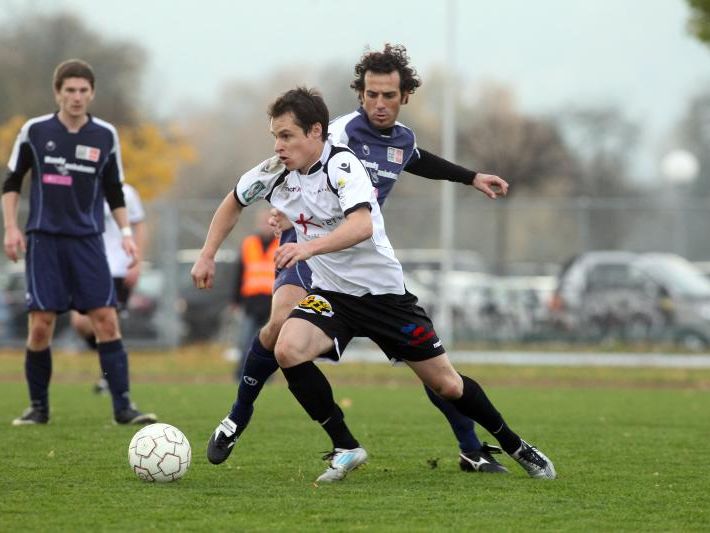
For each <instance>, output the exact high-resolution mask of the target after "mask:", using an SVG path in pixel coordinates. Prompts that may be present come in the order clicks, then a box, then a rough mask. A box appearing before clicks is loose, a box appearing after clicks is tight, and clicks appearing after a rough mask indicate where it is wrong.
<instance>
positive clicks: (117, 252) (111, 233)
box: [103, 183, 145, 278]
mask: <svg viewBox="0 0 710 533" xmlns="http://www.w3.org/2000/svg"><path fill="white" fill-rule="evenodd" d="M123 196H124V197H125V199H126V211H127V212H128V222H129V223H131V224H137V223H138V222H142V221H143V219H145V211H143V204H142V203H141V199H140V197H139V196H138V193H137V192H136V190H135V189H134V188H133V187H131V186H130V185H128V184H127V183H124V184H123ZM104 225H105V227H106V229H105V230H104V235H103V237H104V246H105V247H106V257H107V258H108V266H109V269H110V270H111V277H114V278H125V277H126V274H127V273H128V265H130V264H131V258H130V256H129V255H128V254H126V252H124V251H123V248H122V247H121V244H122V243H123V235H121V230H120V228H119V227H118V224H116V221H115V220H114V218H113V215H112V214H111V208H110V207H109V206H108V202H106V201H104Z"/></svg>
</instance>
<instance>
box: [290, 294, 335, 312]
mask: <svg viewBox="0 0 710 533" xmlns="http://www.w3.org/2000/svg"><path fill="white" fill-rule="evenodd" d="M298 309H301V310H302V311H305V312H306V313H313V314H315V315H323V316H328V317H330V316H333V307H332V306H331V305H330V302H328V300H326V299H325V298H323V297H322V296H319V295H317V294H311V295H309V296H306V297H305V298H304V299H303V300H301V302H300V303H299V304H298Z"/></svg>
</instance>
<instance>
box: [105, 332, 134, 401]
mask: <svg viewBox="0 0 710 533" xmlns="http://www.w3.org/2000/svg"><path fill="white" fill-rule="evenodd" d="M98 350H99V361H100V362H101V370H102V371H103V373H104V377H105V378H106V381H107V382H108V388H109V390H110V391H111V400H112V401H113V411H114V413H118V412H119V411H122V410H123V409H127V408H128V407H130V406H131V399H130V395H129V392H128V354H127V353H126V350H125V349H124V347H123V341H122V340H121V339H116V340H115V341H109V342H100V343H98Z"/></svg>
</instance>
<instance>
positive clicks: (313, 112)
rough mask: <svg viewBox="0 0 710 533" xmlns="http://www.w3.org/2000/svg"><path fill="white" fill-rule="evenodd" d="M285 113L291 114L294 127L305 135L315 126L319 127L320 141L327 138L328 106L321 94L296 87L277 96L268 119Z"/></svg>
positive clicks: (269, 111)
mask: <svg viewBox="0 0 710 533" xmlns="http://www.w3.org/2000/svg"><path fill="white" fill-rule="evenodd" d="M286 113H293V117H294V121H295V123H296V125H297V126H298V127H299V128H301V129H302V130H303V133H305V134H306V135H307V134H308V132H309V131H311V128H312V127H313V126H314V125H315V124H316V123H318V124H320V125H321V130H322V131H321V139H322V140H323V141H325V140H326V139H327V138H328V117H329V113H328V106H326V105H325V101H324V100H323V97H322V96H321V94H320V93H319V92H318V91H316V90H315V89H308V88H306V87H298V88H296V89H291V90H290V91H287V92H285V93H284V94H282V95H281V96H279V97H278V98H277V99H276V101H274V103H272V104H271V105H270V106H269V110H268V115H269V117H270V118H276V117H280V116H281V115H285V114H286Z"/></svg>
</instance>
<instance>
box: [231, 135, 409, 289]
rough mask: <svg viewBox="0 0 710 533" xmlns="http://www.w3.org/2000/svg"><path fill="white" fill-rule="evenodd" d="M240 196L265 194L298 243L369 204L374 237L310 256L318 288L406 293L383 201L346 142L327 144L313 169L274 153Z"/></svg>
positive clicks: (242, 182)
mask: <svg viewBox="0 0 710 533" xmlns="http://www.w3.org/2000/svg"><path fill="white" fill-rule="evenodd" d="M234 191H235V195H236V198H237V200H238V201H239V203H240V204H242V205H244V206H247V205H250V204H253V203H254V202H256V201H258V200H261V199H265V200H266V201H268V202H269V203H270V204H271V205H273V206H274V207H275V208H276V209H278V210H279V211H281V212H282V213H284V214H285V215H286V216H287V217H288V218H289V220H290V221H291V222H292V223H293V226H294V227H295V228H296V233H297V236H298V242H307V241H310V240H312V239H318V238H319V237H323V236H324V235H327V234H329V233H330V232H332V231H333V230H334V229H335V228H337V227H338V226H340V225H341V224H342V223H343V221H344V219H345V216H346V215H347V214H348V213H350V212H351V211H353V210H354V209H357V208H359V207H361V206H369V208H370V211H371V215H372V225H373V233H372V237H371V238H369V239H367V240H365V241H363V242H361V243H358V244H356V245H355V246H353V247H350V248H347V249H345V250H340V251H338V252H331V253H328V254H322V255H316V256H313V257H312V258H311V259H308V261H307V262H308V266H309V267H311V270H312V271H313V283H312V285H313V287H317V288H319V289H324V290H330V291H337V292H342V293H345V294H352V295H354V296H362V295H365V294H368V293H370V294H404V292H405V290H404V279H403V276H402V267H401V265H400V264H399V261H397V259H396V258H395V256H394V251H393V250H392V245H391V244H390V241H389V239H388V238H387V235H386V234H385V226H384V221H383V219H382V214H381V212H380V206H379V205H378V203H377V200H376V198H375V193H374V189H373V187H372V183H371V182H370V178H369V176H368V173H367V171H366V170H365V167H364V166H363V165H362V163H361V162H360V160H359V159H358V158H357V157H356V156H355V154H353V153H352V152H351V151H350V149H349V148H348V147H347V146H344V145H339V144H332V142H331V141H330V139H329V140H328V141H327V142H326V143H325V147H324V149H323V153H322V154H321V157H320V160H319V161H318V162H316V163H315V164H314V165H313V167H311V169H310V171H309V172H308V174H301V173H300V172H298V171H296V170H294V171H291V172H289V171H288V170H287V169H286V168H285V167H284V165H282V164H281V163H280V161H279V159H278V157H272V158H271V159H268V160H266V161H264V162H263V163H261V164H260V165H258V166H256V167H254V168H253V169H252V170H250V171H249V172H247V173H246V174H244V175H243V176H242V177H241V178H240V179H239V181H238V183H237V185H236V187H235V189H234Z"/></svg>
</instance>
